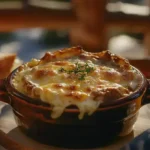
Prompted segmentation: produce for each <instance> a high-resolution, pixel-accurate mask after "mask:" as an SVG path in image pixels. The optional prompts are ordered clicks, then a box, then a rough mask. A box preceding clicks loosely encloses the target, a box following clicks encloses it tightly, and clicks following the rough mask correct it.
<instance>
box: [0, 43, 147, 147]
mask: <svg viewBox="0 0 150 150" xmlns="http://www.w3.org/2000/svg"><path fill="white" fill-rule="evenodd" d="M4 82H5V90H6V92H5V94H6V95H7V97H9V100H8V99H2V98H1V100H3V101H5V102H7V103H9V104H10V105H11V106H12V108H13V112H14V116H15V119H16V122H17V124H18V126H19V128H20V129H21V130H22V131H23V132H24V133H26V134H27V135H28V136H29V137H31V138H34V139H36V140H38V141H40V142H42V143H45V144H50V145H55V146H60V147H65V148H91V147H97V146H102V145H105V144H108V143H109V142H110V141H112V140H113V139H115V138H116V137H120V136H126V135H128V134H129V133H131V132H132V130H133V125H134V123H135V121H136V119H137V117H138V112H139V109H140V108H141V106H142V105H144V104H146V103H148V93H149V82H148V79H146V78H145V77H144V75H143V74H142V73H141V72H140V71H139V70H138V69H137V68H135V67H134V66H132V65H130V63H129V61H128V60H127V59H125V58H122V57H120V56H118V55H115V54H112V53H111V52H110V51H102V52H98V53H92V52H87V51H86V50H83V49H82V48H81V47H79V46H77V47H71V48H65V49H61V50H57V51H54V52H46V53H45V55H44V56H43V57H42V58H41V59H36V58H33V59H31V60H30V61H29V62H27V63H25V64H23V65H21V66H20V67H18V68H17V69H15V70H14V71H13V72H12V73H10V75H9V76H8V77H7V78H6V79H5V81H4ZM10 100H11V102H10Z"/></svg>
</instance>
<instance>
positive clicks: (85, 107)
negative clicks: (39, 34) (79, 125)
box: [13, 53, 138, 119]
mask: <svg viewBox="0 0 150 150" xmlns="http://www.w3.org/2000/svg"><path fill="white" fill-rule="evenodd" d="M50 54H51V53H50ZM51 55H52V54H51ZM80 56H83V55H79V56H76V57H71V58H70V57H68V58H67V59H66V58H63V59H60V60H59V59H56V60H54V61H53V60H51V59H50V60H48V58H47V56H46V55H45V57H44V59H43V58H42V59H41V60H37V59H32V60H31V61H30V62H28V63H26V64H24V65H22V66H21V67H20V68H19V70H18V71H17V72H16V75H15V76H14V79H13V84H14V87H15V88H16V89H17V90H18V91H19V92H21V93H23V94H25V95H28V96H30V97H33V98H37V99H40V100H41V101H43V102H45V103H48V104H50V105H51V107H52V112H51V117H52V118H58V117H60V116H61V115H62V113H63V111H64V110H65V108H66V107H68V106H71V105H73V106H76V107H78V109H79V112H80V113H79V116H78V117H79V119H82V118H83V116H84V114H88V115H92V114H93V113H94V112H95V111H96V110H97V108H98V107H99V106H100V105H101V104H102V103H105V102H106V103H109V102H112V101H114V100H117V99H119V98H121V97H125V96H127V95H129V94H131V93H132V92H133V91H135V90H136V89H137V87H138V84H136V83H137V78H136V76H135V74H136V72H135V71H134V70H133V69H132V68H129V69H127V70H125V69H122V68H121V67H120V66H118V65H116V64H114V63H110V62H109V63H108V62H107V63H104V62H102V61H101V60H99V59H96V58H93V57H88V56H89V55H87V56H85V55H84V56H85V57H80ZM76 64H80V66H86V65H88V67H90V68H92V70H89V71H88V70H86V68H84V67H83V68H81V70H82V71H81V72H80V71H79V72H75V69H76ZM80 66H79V67H80ZM86 71H87V72H86ZM83 73H84V77H83V78H80V77H81V76H82V74H83Z"/></svg>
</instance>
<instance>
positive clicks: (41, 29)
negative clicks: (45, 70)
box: [0, 0, 150, 75]
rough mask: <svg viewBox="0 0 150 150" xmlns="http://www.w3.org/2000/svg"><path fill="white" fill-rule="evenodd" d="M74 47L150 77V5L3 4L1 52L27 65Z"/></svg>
mask: <svg viewBox="0 0 150 150" xmlns="http://www.w3.org/2000/svg"><path fill="white" fill-rule="evenodd" d="M74 45H82V47H83V48H85V49H86V50H87V51H91V52H97V51H102V50H106V49H109V50H110V51H112V52H113V53H116V54H119V55H121V56H123V57H126V58H128V59H129V60H130V61H131V63H132V64H133V65H136V66H137V67H139V68H140V69H142V70H143V71H145V70H148V71H149V64H150V62H149V61H150V59H149V58H150V0H0V52H7V53H13V52H15V53H17V54H18V57H19V58H20V59H22V60H23V61H28V60H30V59H31V58H33V57H38V58H40V57H41V56H43V54H44V53H45V51H54V50H56V49H61V48H63V47H69V46H74ZM145 72H146V71H145ZM146 73H147V75H149V73H148V72H146Z"/></svg>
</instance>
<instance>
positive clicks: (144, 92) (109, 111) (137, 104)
mask: <svg viewBox="0 0 150 150" xmlns="http://www.w3.org/2000/svg"><path fill="white" fill-rule="evenodd" d="M135 69H136V68H135ZM16 70H17V69H16ZM16 70H15V71H13V72H12V73H11V74H10V75H9V76H8V78H7V79H5V80H1V81H0V100H1V101H4V102H6V103H8V104H10V105H11V106H12V109H13V112H14V116H15V119H16V122H17V124H18V126H19V127H20V128H21V129H22V131H25V133H27V135H29V136H30V137H32V138H34V139H36V140H38V141H40V142H42V143H46V144H52V145H56V146H61V147H69V148H70V147H73V148H83V147H84V148H87V147H88V148H89V147H97V146H100V145H103V144H106V143H107V142H109V141H111V140H112V139H114V138H115V137H117V136H125V135H127V134H129V133H130V132H131V131H132V128H133V125H134V123H135V121H136V119H137V116H138V112H139V109H140V108H141V106H142V105H144V104H146V103H149V101H148V94H149V93H150V90H149V82H148V80H147V79H146V78H145V77H144V76H143V74H142V73H141V72H140V71H139V70H138V69H136V70H137V71H138V72H139V73H140V74H141V77H142V83H141V86H140V88H139V89H138V90H137V91H136V92H134V93H133V94H131V95H129V96H127V97H125V98H122V99H120V100H118V101H116V102H115V103H112V104H110V105H107V106H102V107H100V108H98V109H97V111H96V112H95V113H94V114H93V115H91V116H85V117H84V118H83V119H82V120H79V119H78V114H79V110H78V109H77V108H73V107H68V108H67V109H66V110H65V112H64V113H63V115H62V116H61V117H59V118H57V119H52V118H51V116H50V112H51V107H50V106H49V105H47V104H45V103H42V102H39V101H36V100H33V99H32V98H30V97H28V96H26V95H23V94H21V93H19V92H18V91H17V90H16V89H15V88H14V86H13V85H12V78H13V76H14V74H15V72H16ZM4 85H5V86H4ZM6 91H7V92H6Z"/></svg>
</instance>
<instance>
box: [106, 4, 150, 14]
mask: <svg viewBox="0 0 150 150" xmlns="http://www.w3.org/2000/svg"><path fill="white" fill-rule="evenodd" d="M106 9H107V10H108V11H110V12H123V13H125V14H132V15H140V16H148V15H150V8H149V7H148V6H138V5H134V4H127V3H122V2H117V3H108V4H107V6H106Z"/></svg>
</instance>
